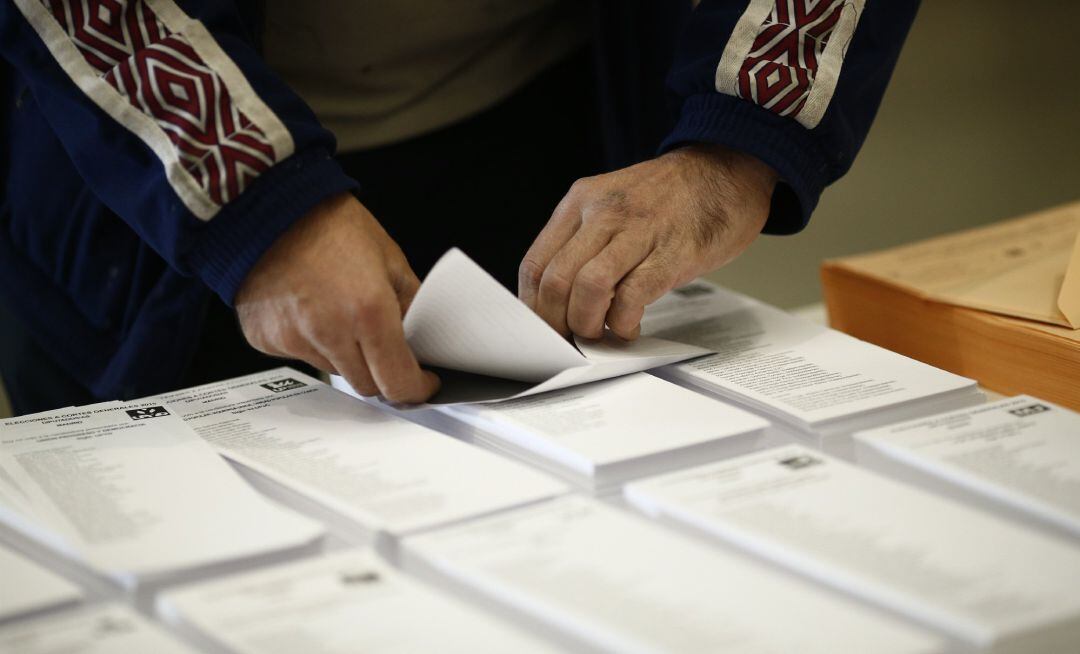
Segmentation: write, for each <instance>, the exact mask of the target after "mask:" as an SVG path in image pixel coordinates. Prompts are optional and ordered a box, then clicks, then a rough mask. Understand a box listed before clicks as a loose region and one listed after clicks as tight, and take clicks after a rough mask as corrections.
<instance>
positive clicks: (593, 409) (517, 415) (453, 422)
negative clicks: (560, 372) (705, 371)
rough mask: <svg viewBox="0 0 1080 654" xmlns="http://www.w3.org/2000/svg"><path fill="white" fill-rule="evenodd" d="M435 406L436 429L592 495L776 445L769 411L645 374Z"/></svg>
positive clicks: (777, 439)
mask: <svg viewBox="0 0 1080 654" xmlns="http://www.w3.org/2000/svg"><path fill="white" fill-rule="evenodd" d="M439 411H440V412H441V413H442V414H443V415H444V416H445V417H447V418H449V419H450V420H448V421H445V422H444V424H441V425H438V428H439V429H441V430H443V431H446V432H447V433H450V434H453V435H454V436H456V437H458V438H462V439H464V440H467V441H470V442H475V443H477V444H479V445H482V446H485V447H488V448H490V449H493V450H496V451H499V452H503V453H508V454H510V455H513V456H516V457H519V458H521V459H523V460H526V461H528V462H529V463H531V464H533V465H537V466H539V467H541V468H544V469H547V470H549V471H551V472H552V473H554V474H557V475H559V476H561V477H563V478H565V479H567V480H568V481H570V482H571V483H574V484H575V485H577V486H579V487H584V488H585V489H587V490H592V491H596V492H598V493H605V492H607V491H609V490H611V489H613V488H615V487H617V486H618V485H619V484H621V483H623V482H625V481H626V480H628V479H634V478H638V477H643V476H647V475H653V474H657V473H660V472H663V471H666V470H675V469H678V468H682V467H686V466H689V465H694V464H698V463H701V462H702V461H710V460H714V459H718V458H724V457H728V456H734V455H737V454H744V453H746V452H751V451H754V450H757V449H762V448H765V447H769V446H771V445H776V444H779V438H778V437H777V435H776V434H774V433H773V432H772V431H771V430H769V423H768V422H767V421H766V420H765V419H763V418H761V417H759V416H756V415H754V414H752V413H749V412H747V411H744V410H742V409H739V408H737V407H735V406H732V405H730V404H727V403H725V402H722V401H719V400H716V399H714V398H710V397H706V396H704V395H701V394H699V393H695V392H694V391H691V390H688V389H685V388H682V387H680V386H677V385H675V384H672V383H670V382H667V381H664V380H663V379H659V378H657V377H654V376H652V375H649V374H646V373H642V372H639V373H634V374H631V375H625V376H622V377H618V378H616V379H608V380H604V381H598V382H593V383H591V384H584V385H581V386H575V387H573V388H564V389H561V390H557V391H550V392H548V393H543V394H541V395H534V396H530V397H523V398H517V399H513V400H507V401H505V402H497V403H484V404H460V405H453V406H448V407H442V408H440V409H439ZM411 415H415V412H414V413H411V414H410V416H411Z"/></svg>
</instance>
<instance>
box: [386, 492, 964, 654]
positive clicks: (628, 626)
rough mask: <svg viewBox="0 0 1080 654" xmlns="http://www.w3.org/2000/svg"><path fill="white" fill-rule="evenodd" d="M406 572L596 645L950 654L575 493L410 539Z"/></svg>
mask: <svg viewBox="0 0 1080 654" xmlns="http://www.w3.org/2000/svg"><path fill="white" fill-rule="evenodd" d="M403 553H404V559H403V561H404V564H405V566H406V570H410V569H411V570H414V571H417V572H419V573H423V574H429V575H437V576H438V577H440V578H442V579H443V580H444V581H445V582H446V583H452V584H455V585H456V586H457V587H458V588H461V589H462V590H463V591H467V592H471V593H475V594H477V595H479V596H481V597H484V598H486V599H488V600H490V601H496V602H499V603H501V604H504V605H506V606H508V607H512V608H513V609H514V610H516V611H518V612H519V613H520V615H521V616H522V617H523V618H528V619H530V620H531V621H533V622H534V623H535V624H537V625H544V626H546V627H547V628H549V629H553V630H556V631H559V632H562V633H564V634H566V635H568V636H571V637H574V638H576V639H578V641H579V642H580V644H581V645H582V646H584V647H588V648H590V649H591V650H594V651H595V650H599V651H607V652H619V653H620V654H625V653H628V652H800V653H802V654H813V653H817V652H820V653H821V654H836V653H837V652H875V653H876V654H887V653H890V652H940V651H943V647H944V643H943V642H942V641H940V640H939V639H937V638H936V637H934V636H932V635H930V634H928V633H927V632H925V631H922V630H919V629H917V628H915V627H911V626H908V625H907V624H904V623H902V622H899V621H896V620H893V619H891V618H889V617H887V616H885V615H884V614H881V613H878V612H875V611H872V610H870V609H867V608H863V607H861V606H859V605H857V604H854V603H851V602H849V601H847V600H845V599H843V598H841V597H838V596H835V595H832V594H829V593H827V592H826V591H823V590H818V589H817V588H814V587H812V586H811V585H809V584H807V583H806V582H804V581H801V580H799V579H795V578H792V577H789V576H787V575H782V574H778V573H776V572H773V571H770V570H768V569H766V568H764V567H762V566H760V565H758V564H757V563H755V562H753V561H751V560H750V559H748V558H745V557H742V556H739V555H737V554H727V553H724V552H721V551H718V550H714V549H713V548H711V547H709V546H708V545H706V544H702V543H698V542H695V541H693V540H691V539H689V538H687V537H685V536H682V535H679V534H676V533H672V532H670V531H667V530H665V529H663V528H661V527H659V526H656V525H654V524H650V523H648V522H646V521H645V520H644V519H642V518H639V517H637V516H634V515H631V514H629V513H627V512H625V511H622V510H619V509H616V508H612V507H610V506H607V505H605V504H602V503H600V502H599V501H597V500H593V499H589V498H585V497H574V496H570V497H566V498H560V499H557V500H553V501H551V502H545V503H541V504H538V505H535V506H532V507H527V508H524V509H521V510H518V511H511V512H508V513H505V514H502V515H499V516H493V517H489V518H484V519H480V520H476V521H472V522H469V523H466V524H463V525H459V526H455V527H451V528H448V529H445V530H441V531H436V532H431V533H427V534H421V535H418V536H414V537H410V538H407V539H406V540H405V544H404V548H403Z"/></svg>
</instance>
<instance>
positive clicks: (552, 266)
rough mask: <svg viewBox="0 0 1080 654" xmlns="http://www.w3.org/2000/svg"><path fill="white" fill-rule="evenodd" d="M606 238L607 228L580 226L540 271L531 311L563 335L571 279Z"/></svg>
mask: <svg viewBox="0 0 1080 654" xmlns="http://www.w3.org/2000/svg"><path fill="white" fill-rule="evenodd" d="M610 241H611V231H610V229H608V228H605V227H600V226H597V224H596V223H591V224H588V225H584V226H582V228H581V229H579V230H578V231H577V233H576V234H574V236H573V237H572V238H571V239H570V240H569V241H567V242H566V245H564V246H563V247H562V248H561V249H560V250H559V251H558V253H556V255H555V257H554V258H552V260H551V263H549V264H548V267H547V268H546V269H545V270H544V274H543V276H542V277H541V279H540V290H539V291H538V292H537V294H536V307H535V311H536V313H537V314H538V315H539V316H540V317H541V318H543V319H544V320H545V321H546V322H547V324H549V325H551V326H552V327H553V328H554V329H555V330H556V331H558V332H559V333H560V334H562V335H564V336H566V335H568V334H569V333H570V330H569V329H568V328H567V325H566V309H567V306H568V305H569V303H570V291H571V290H572V288H573V284H574V279H575V278H577V275H578V272H579V271H580V270H581V268H582V267H583V266H584V265H585V264H586V263H588V262H589V260H591V259H592V258H593V257H595V256H596V255H597V254H599V253H600V252H601V251H602V250H603V249H604V247H605V246H607V244H608V243H609V242H610Z"/></svg>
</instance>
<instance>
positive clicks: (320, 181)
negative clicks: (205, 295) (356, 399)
mask: <svg viewBox="0 0 1080 654" xmlns="http://www.w3.org/2000/svg"><path fill="white" fill-rule="evenodd" d="M356 186H357V183H356V181H354V180H353V179H352V178H351V177H349V176H347V175H346V174H345V172H344V171H343V170H342V169H341V167H340V166H339V165H338V164H337V162H336V161H334V159H333V158H332V157H331V156H330V155H329V154H328V153H327V152H326V151H325V150H321V149H320V150H311V151H308V152H302V153H298V154H294V155H293V156H291V157H289V158H288V159H286V160H284V161H282V162H280V163H278V164H277V165H276V166H274V167H273V168H271V169H270V170H268V171H266V172H264V173H263V174H262V175H260V176H259V178H258V179H257V180H255V182H254V183H252V185H251V186H250V187H249V188H248V189H247V190H245V191H244V193H243V194H241V195H240V197H239V198H237V199H236V200H234V201H233V202H232V203H230V204H229V205H228V206H227V207H225V208H223V209H222V210H221V212H220V213H218V215H216V216H214V218H213V219H212V220H210V221H209V222H208V223H207V224H206V228H205V230H204V231H203V233H202V234H201V235H200V236H199V240H198V243H197V244H196V246H195V247H193V248H192V249H191V250H190V251H189V252H188V256H187V259H186V264H187V265H186V266H185V267H186V268H188V269H190V270H192V271H194V273H195V274H196V275H197V276H198V277H199V278H200V279H202V281H203V283H205V284H206V285H207V286H209V287H210V288H211V289H213V291H214V292H215V293H217V294H218V295H219V296H220V297H221V299H222V300H224V301H225V303H226V304H228V305H229V306H232V304H233V299H234V298H235V296H236V292H237V290H239V288H240V285H241V284H242V283H243V281H244V278H245V277H246V276H247V274H248V271H250V270H251V268H252V267H253V266H254V265H255V263H256V262H257V261H258V260H259V257H261V256H262V254H263V252H265V251H266V250H267V249H268V248H269V247H270V245H271V244H273V242H274V241H275V240H277V238H278V237H279V236H281V234H283V233H284V232H285V230H287V229H288V228H289V227H290V226H291V225H292V224H293V223H294V222H296V221H297V220H299V219H300V218H301V217H302V216H303V215H304V214H306V213H307V212H308V210H310V209H311V208H312V207H313V206H315V205H316V204H318V203H319V202H321V201H322V200H324V199H326V198H328V197H330V196H332V195H336V194H338V193H342V192H344V191H348V190H351V189H354V188H356Z"/></svg>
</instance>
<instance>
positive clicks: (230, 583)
mask: <svg viewBox="0 0 1080 654" xmlns="http://www.w3.org/2000/svg"><path fill="white" fill-rule="evenodd" d="M158 614H159V615H160V616H161V617H162V618H163V619H164V620H165V621H166V622H168V623H169V624H171V625H173V626H174V627H176V628H178V629H180V630H181V631H182V632H183V633H184V634H185V635H187V636H188V637H189V639H190V640H192V641H193V642H197V643H205V644H207V645H208V649H214V648H221V649H226V650H228V651H230V652H236V653H237V654H294V653H296V652H310V653H314V652H317V653H318V654H354V653H355V652H363V653H364V654H379V653H380V652H387V653H390V652H394V653H396V652H461V653H462V654H473V653H474V652H508V653H509V652H512V653H514V654H517V653H519V652H520V653H521V654H526V653H537V654H539V653H540V652H554V651H555V650H554V649H553V648H552V647H551V646H549V645H547V644H545V643H543V642H542V641H540V640H538V639H537V638H536V637H534V636H531V635H527V634H526V633H525V632H523V631H520V630H519V629H518V628H516V627H511V626H509V625H506V624H503V623H501V622H497V621H496V620H495V619H494V618H492V617H490V616H488V615H487V614H485V613H483V612H481V611H479V610H478V609H474V608H472V607H471V606H469V605H467V604H463V603H461V602H460V601H457V600H455V599H453V598H451V597H449V596H447V595H444V594H442V593H440V592H438V591H435V590H432V589H429V588H427V587H425V586H423V585H421V584H419V583H418V582H416V581H413V580H411V579H409V578H407V577H405V576H404V575H402V574H401V573H399V572H397V571H396V570H393V569H391V568H389V567H387V566H386V565H384V564H382V563H380V562H379V561H378V560H377V559H376V558H375V557H374V556H372V554H371V553H370V551H346V552H340V553H338V554H335V555H333V556H329V557H325V558H318V559H312V560H308V561H302V562H298V563H293V564H289V565H285V566H281V567H275V568H271V569H267V570H261V571H258V572H253V573H247V574H243V575H238V576H234V577H229V578H226V579H221V580H218V581H213V582H208V583H204V584H198V585H195V586H191V587H184V588H181V589H179V590H176V591H172V592H169V593H167V594H166V595H164V596H162V597H161V598H159V600H158Z"/></svg>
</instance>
